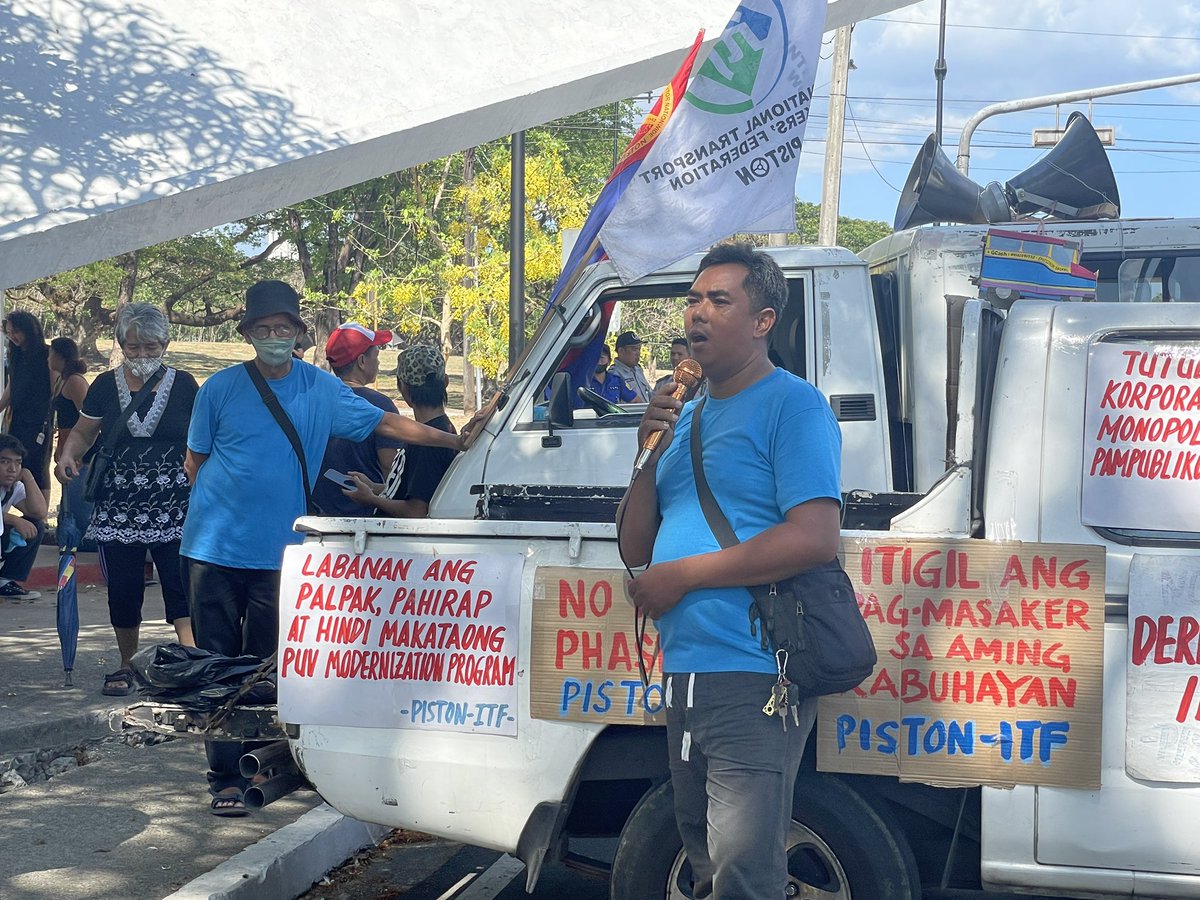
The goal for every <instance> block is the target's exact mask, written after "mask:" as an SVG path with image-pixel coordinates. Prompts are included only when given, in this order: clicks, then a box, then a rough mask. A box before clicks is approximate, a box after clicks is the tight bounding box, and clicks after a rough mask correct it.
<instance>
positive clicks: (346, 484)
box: [324, 469, 354, 490]
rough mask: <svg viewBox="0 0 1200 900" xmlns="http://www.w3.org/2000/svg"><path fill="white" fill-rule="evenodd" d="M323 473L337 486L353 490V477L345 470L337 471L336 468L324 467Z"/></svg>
mask: <svg viewBox="0 0 1200 900" xmlns="http://www.w3.org/2000/svg"><path fill="white" fill-rule="evenodd" d="M324 474H325V477H326V478H328V479H329V480H330V481H332V482H333V483H334V484H336V485H337V486H338V487H343V488H346V489H348V490H354V479H353V478H351V477H350V476H349V475H347V474H346V473H345V472H339V471H338V470H337V469H326V470H325V473H324Z"/></svg>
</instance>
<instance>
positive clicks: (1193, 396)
mask: <svg viewBox="0 0 1200 900" xmlns="http://www.w3.org/2000/svg"><path fill="white" fill-rule="evenodd" d="M1084 410H1085V411H1084V427H1083V432H1084V443H1083V448H1084V452H1083V507H1082V519H1083V523H1084V524H1085V525H1098V526H1101V527H1109V528H1148V529H1154V530H1158V531H1198V530H1200V517H1198V515H1197V510H1198V509H1200V345H1197V344H1195V343H1165V342H1157V341H1156V342H1149V341H1104V342H1101V343H1097V344H1094V345H1093V346H1092V347H1091V349H1090V350H1089V352H1088V381H1087V402H1086V404H1085V407H1084Z"/></svg>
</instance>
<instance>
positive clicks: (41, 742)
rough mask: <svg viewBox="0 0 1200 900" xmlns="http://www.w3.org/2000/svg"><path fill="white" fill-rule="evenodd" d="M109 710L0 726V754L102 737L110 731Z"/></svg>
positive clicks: (110, 714)
mask: <svg viewBox="0 0 1200 900" xmlns="http://www.w3.org/2000/svg"><path fill="white" fill-rule="evenodd" d="M113 712H114V710H111V709H95V710H92V711H91V712H86V713H80V714H79V715H77V716H66V717H60V718H56V719H44V720H41V721H35V722H23V723H22V724H20V725H14V726H12V727H10V728H0V754H4V753H20V752H21V751H24V750H32V749H34V748H40V747H61V746H63V745H65V744H71V743H77V742H80V741H85V740H88V739H90V738H95V737H103V736H105V735H108V734H110V733H112V728H111V725H110V722H111V720H112V715H113ZM118 712H119V710H118ZM98 731H99V732H100V733H99V734H98V733H97V732H98Z"/></svg>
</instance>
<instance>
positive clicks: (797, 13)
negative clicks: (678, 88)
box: [600, 0, 826, 283]
mask: <svg viewBox="0 0 1200 900" xmlns="http://www.w3.org/2000/svg"><path fill="white" fill-rule="evenodd" d="M825 5H826V0H743V2H741V3H740V4H739V5H738V8H737V10H736V11H735V12H734V14H733V18H732V19H731V20H730V22H729V25H728V26H727V27H726V29H725V31H724V33H723V34H722V35H721V38H720V40H718V41H717V43H716V44H715V45H714V46H713V48H712V51H711V52H710V53H709V55H708V59H706V60H705V62H704V65H702V66H701V67H700V70H699V72H698V73H697V74H696V75H695V77H693V79H692V83H691V85H690V86H689V87H688V92H687V94H686V95H685V96H684V99H683V103H682V104H681V105H680V107H679V109H678V110H676V112H675V115H673V116H672V117H671V119H670V120H669V121H668V122H667V125H666V128H665V129H664V130H663V133H662V135H660V136H659V139H658V141H657V142H655V144H654V147H653V148H651V150H650V153H649V155H648V156H647V157H646V158H645V159H644V160H643V161H642V164H641V166H640V167H639V168H638V172H637V175H635V176H634V179H633V182H632V183H631V184H630V185H629V187H628V188H627V189H626V191H625V193H624V194H623V195H622V196H621V199H620V201H619V202H618V203H617V206H616V208H615V209H614V210H613V212H612V214H611V215H610V216H609V218H608V221H607V222H606V223H605V225H604V227H603V228H602V229H601V230H600V243H601V244H602V245H603V246H604V249H605V251H606V252H607V253H608V256H609V258H610V259H612V261H613V265H615V266H616V268H617V272H618V273H620V276H621V280H622V281H624V282H626V283H628V282H630V281H633V280H635V279H637V278H641V277H642V276H643V275H645V274H647V273H649V272H653V271H655V270H656V269H658V268H661V267H662V266H665V265H667V264H669V263H673V262H675V261H676V260H679V259H682V258H683V257H685V256H687V255H688V254H689V253H694V252H695V251H697V250H702V249H706V248H707V247H708V246H709V245H710V244H713V243H715V242H716V241H719V240H721V239H722V238H726V237H728V236H729V235H731V234H734V233H735V232H738V231H755V232H765V231H794V230H795V227H796V187H795V185H796V169H797V167H798V165H799V163H800V146H801V143H802V141H803V139H804V126H805V123H806V122H807V121H808V108H809V100H810V99H811V98H812V85H813V79H814V78H815V77H816V72H817V59H818V54H819V52H820V47H821V34H822V32H823V30H824V27H825Z"/></svg>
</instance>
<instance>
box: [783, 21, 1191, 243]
mask: <svg viewBox="0 0 1200 900" xmlns="http://www.w3.org/2000/svg"><path fill="white" fill-rule="evenodd" d="M939 8H940V3H939V0H922V2H921V3H918V4H915V5H913V6H909V7H906V8H903V9H900V10H897V11H895V12H893V13H890V14H888V15H887V16H883V17H881V18H879V19H873V20H870V21H866V22H860V23H859V24H858V25H857V26H856V27H855V30H854V36H853V41H852V45H851V56H852V58H853V60H854V65H855V69H854V70H852V71H851V72H850V80H849V87H848V95H849V108H848V110H847V113H846V128H845V146H844V151H843V152H844V167H843V173H842V193H841V214H842V215H846V216H854V217H857V218H866V219H880V220H883V221H886V222H888V223H889V224H890V223H891V221H892V219H893V216H894V214H895V210H896V202H897V198H898V197H899V189H900V188H901V187H902V186H903V184H904V180H905V178H906V177H907V175H908V171H909V168H910V167H911V166H912V162H913V160H914V159H915V158H916V154H917V151H918V150H919V148H920V145H921V143H922V141H924V139H925V137H926V136H927V135H929V134H930V133H932V131H933V128H934V117H935V104H934V98H935V96H936V83H935V81H934V78H933V64H934V60H935V59H936V58H937V45H938V29H937V20H938V14H939ZM947 23H948V27H947V29H946V62H947V66H948V69H949V71H948V73H947V76H946V80H945V83H944V97H945V103H944V107H943V108H944V114H943V115H944V125H943V136H942V148H943V150H944V151H945V152H946V154H947V155H948V156H949V157H950V159H951V160H954V159H955V157H956V155H957V147H958V139H959V135H960V132H961V127H962V124H963V123H964V122H965V121H966V120H967V119H968V118H969V117H970V116H971V115H973V114H974V113H975V112H977V111H978V110H979V109H981V108H982V107H984V106H987V105H988V104H990V103H993V102H996V101H1000V100H1014V99H1019V98H1023V97H1033V96H1040V95H1043V94H1053V93H1058V92H1061V91H1069V90H1078V89H1082V88H1088V87H1098V86H1102V85H1110V84H1118V83H1123V82H1132V81H1143V80H1149V79H1154V78H1164V77H1168V76H1172V75H1182V74H1186V73H1189V72H1196V73H1200V2H1170V3H1168V2H1166V0H1156V2H1150V3H1133V2H1129V0H1001V2H995V0H990V2H989V0H949V2H948V4H947ZM832 50H833V34H832V33H830V34H828V35H826V36H825V44H824V46H823V47H822V56H823V57H825V59H824V61H823V62H822V64H821V66H820V67H819V69H818V72H817V79H816V89H815V92H814V103H813V114H812V117H811V118H810V120H809V125H808V132H807V135H806V137H805V152H804V154H803V157H802V161H801V164H800V173H799V177H798V179H797V182H796V193H797V196H799V197H800V199H802V200H809V201H813V202H816V201H819V200H820V193H821V167H822V164H823V160H824V155H825V135H826V126H827V123H828V95H829V81H830V61H829V59H828V57H830V56H831V55H832ZM1073 110H1080V111H1082V112H1084V113H1086V112H1087V104H1086V103H1081V104H1073V105H1070V106H1064V107H1062V109H1061V112H1060V116H1061V121H1062V122H1063V123H1065V122H1066V119H1067V116H1068V115H1069V114H1070V112H1072V111H1073ZM1092 121H1093V122H1094V124H1096V125H1097V126H1102V125H1110V126H1112V127H1114V128H1115V129H1116V145H1115V146H1114V147H1112V148H1109V151H1108V152H1109V161H1110V162H1111V164H1112V167H1113V171H1114V173H1115V175H1116V180H1117V187H1118V189H1119V191H1120V194H1121V202H1122V215H1125V216H1188V215H1192V216H1195V215H1200V204H1198V203H1197V194H1198V193H1200V191H1198V190H1197V188H1200V128H1198V127H1197V126H1198V125H1200V84H1195V85H1185V86H1181V87H1175V88H1166V89H1158V90H1153V91H1143V92H1139V93H1135V94H1125V95H1121V96H1115V97H1108V98H1104V99H1102V100H1097V101H1095V102H1094V106H1093V112H1092ZM1054 124H1055V110H1054V108H1053V107H1050V108H1047V109H1041V110H1032V111H1028V112H1021V113H1010V114H1006V115H1002V116H997V117H993V118H991V119H988V120H987V121H985V122H984V123H983V124H982V125H981V126H980V128H979V130H977V131H976V132H975V137H974V140H973V141H972V144H971V178H972V179H973V180H975V181H977V182H980V183H983V182H986V181H993V180H994V181H1001V182H1003V181H1005V180H1007V179H1008V178H1010V177H1011V176H1013V175H1015V174H1017V173H1018V172H1020V171H1022V170H1024V169H1025V168H1027V167H1028V166H1029V165H1030V164H1031V163H1032V162H1033V161H1034V160H1036V159H1037V158H1038V157H1039V156H1040V155H1042V153H1044V152H1045V151H1043V150H1033V149H1032V148H1031V147H1030V143H1031V133H1032V129H1034V128H1050V127H1053V126H1054ZM856 125H857V128H856ZM860 139H861V140H860ZM811 237H812V238H814V239H815V235H814V236H811Z"/></svg>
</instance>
